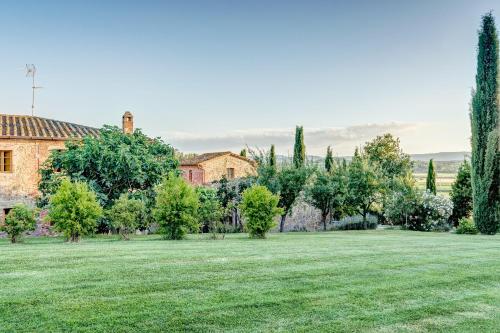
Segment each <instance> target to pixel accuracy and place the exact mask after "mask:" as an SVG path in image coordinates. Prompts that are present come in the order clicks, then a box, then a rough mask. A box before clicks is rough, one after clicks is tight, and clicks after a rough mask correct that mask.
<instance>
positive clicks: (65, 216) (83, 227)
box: [47, 179, 103, 242]
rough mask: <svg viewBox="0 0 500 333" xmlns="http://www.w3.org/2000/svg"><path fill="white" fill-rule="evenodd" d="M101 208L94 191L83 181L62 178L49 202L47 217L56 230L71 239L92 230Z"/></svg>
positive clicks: (78, 237)
mask: <svg viewBox="0 0 500 333" xmlns="http://www.w3.org/2000/svg"><path fill="white" fill-rule="evenodd" d="M102 212H103V211H102V208H101V206H100V205H99V202H98V201H97V198H96V195H95V193H94V192H93V191H92V190H91V189H90V188H89V186H88V185H87V183H84V182H71V181H70V180H68V179H63V180H62V181H61V185H60V186H59V188H58V190H57V191H56V193H54V194H53V195H52V196H51V198H50V202H49V214H48V215H47V219H48V221H49V222H51V223H52V224H53V225H54V226H55V228H56V230H57V231H59V232H62V233H63V234H64V236H65V237H66V238H67V239H68V240H70V241H72V242H78V241H79V240H80V236H85V235H88V234H91V233H93V232H94V230H95V228H96V223H97V219H98V218H100V217H101V216H102Z"/></svg>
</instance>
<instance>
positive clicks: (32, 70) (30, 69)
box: [26, 64, 42, 116]
mask: <svg viewBox="0 0 500 333" xmlns="http://www.w3.org/2000/svg"><path fill="white" fill-rule="evenodd" d="M35 76H36V66H35V65H33V64H26V77H31V78H32V82H33V85H32V86H31V89H33V94H32V97H31V115H32V116H34V115H35V89H40V88H42V87H39V86H36V85H35Z"/></svg>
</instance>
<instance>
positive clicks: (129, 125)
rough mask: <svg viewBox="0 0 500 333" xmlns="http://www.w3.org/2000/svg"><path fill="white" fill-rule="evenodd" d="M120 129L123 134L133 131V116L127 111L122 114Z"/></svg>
mask: <svg viewBox="0 0 500 333" xmlns="http://www.w3.org/2000/svg"><path fill="white" fill-rule="evenodd" d="M122 129H123V133H125V134H132V133H133V132H134V116H132V113H130V112H129V111H127V112H125V113H124V114H123V117H122Z"/></svg>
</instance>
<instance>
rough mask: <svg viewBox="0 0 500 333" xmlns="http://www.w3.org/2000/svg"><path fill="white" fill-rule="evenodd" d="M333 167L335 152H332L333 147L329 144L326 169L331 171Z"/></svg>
mask: <svg viewBox="0 0 500 333" xmlns="http://www.w3.org/2000/svg"><path fill="white" fill-rule="evenodd" d="M332 167H333V153H332V148H331V147H330V146H328V147H327V148H326V157H325V169H326V171H328V172H330V171H331V170H332Z"/></svg>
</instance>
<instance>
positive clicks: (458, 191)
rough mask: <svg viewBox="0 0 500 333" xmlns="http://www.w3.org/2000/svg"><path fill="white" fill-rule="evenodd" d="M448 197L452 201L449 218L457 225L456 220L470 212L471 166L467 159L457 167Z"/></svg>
mask: <svg viewBox="0 0 500 333" xmlns="http://www.w3.org/2000/svg"><path fill="white" fill-rule="evenodd" d="M450 198H451V201H452V202H453V213H452V214H451V217H450V220H451V222H452V223H453V224H454V225H455V226H458V221H460V219H462V218H463V217H468V216H469V215H470V214H471V212H472V184H471V166H470V163H469V162H468V161H467V160H464V162H463V163H462V164H461V165H460V168H459V169H458V174H457V178H456V179H455V181H454V182H453V184H452V185H451V193H450Z"/></svg>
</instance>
